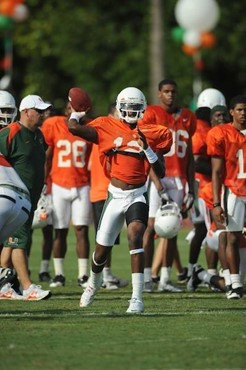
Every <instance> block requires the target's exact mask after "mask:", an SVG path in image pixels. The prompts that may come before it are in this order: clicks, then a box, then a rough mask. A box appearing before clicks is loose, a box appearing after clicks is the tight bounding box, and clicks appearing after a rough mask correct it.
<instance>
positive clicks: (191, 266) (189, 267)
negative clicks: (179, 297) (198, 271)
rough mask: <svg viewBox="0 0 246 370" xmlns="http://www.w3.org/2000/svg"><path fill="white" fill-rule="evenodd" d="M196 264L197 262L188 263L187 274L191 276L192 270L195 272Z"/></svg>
mask: <svg viewBox="0 0 246 370" xmlns="http://www.w3.org/2000/svg"><path fill="white" fill-rule="evenodd" d="M195 266H196V263H194V264H193V263H188V272H187V276H191V275H192V272H193V268H194V267H195Z"/></svg>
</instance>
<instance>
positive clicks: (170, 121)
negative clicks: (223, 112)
mask: <svg viewBox="0 0 246 370" xmlns="http://www.w3.org/2000/svg"><path fill="white" fill-rule="evenodd" d="M146 120H152V121H153V122H156V123H157V124H159V125H163V126H166V127H168V128H169V130H170V131H171V133H172V137H173V144H172V147H171V150H170V151H169V152H168V153H167V154H165V167H166V176H168V177H181V178H183V179H186V178H187V174H186V170H187V166H188V152H187V146H188V141H189V140H190V138H191V137H192V136H193V134H194V132H195V129H196V117H195V115H194V113H193V112H191V111H190V110H189V109H186V108H182V109H181V111H180V113H179V114H176V115H174V114H171V113H168V112H167V111H165V109H163V108H162V107H161V106H159V105H149V106H148V107H147V109H146V111H145V113H144V118H143V122H145V121H146Z"/></svg>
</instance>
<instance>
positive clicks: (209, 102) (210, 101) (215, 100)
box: [197, 88, 226, 109]
mask: <svg viewBox="0 0 246 370" xmlns="http://www.w3.org/2000/svg"><path fill="white" fill-rule="evenodd" d="M216 105H223V106H225V107H226V101H225V97H224V95H223V94H222V92H220V91H219V90H217V89H212V88H211V89H205V90H203V91H202V92H201V93H200V95H199V96H198V99H197V108H202V107H207V108H210V109H212V108H213V107H215V106H216Z"/></svg>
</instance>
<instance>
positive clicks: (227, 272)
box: [223, 269, 231, 286]
mask: <svg viewBox="0 0 246 370" xmlns="http://www.w3.org/2000/svg"><path fill="white" fill-rule="evenodd" d="M223 278H224V280H225V285H226V286H229V285H231V274H230V270H229V269H225V270H223Z"/></svg>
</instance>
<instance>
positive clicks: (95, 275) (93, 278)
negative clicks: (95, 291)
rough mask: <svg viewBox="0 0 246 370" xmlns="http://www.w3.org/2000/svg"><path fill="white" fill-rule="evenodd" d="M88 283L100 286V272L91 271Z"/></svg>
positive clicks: (94, 286)
mask: <svg viewBox="0 0 246 370" xmlns="http://www.w3.org/2000/svg"><path fill="white" fill-rule="evenodd" d="M89 284H90V286H92V287H93V288H100V286H101V285H102V272H93V271H91V273H90V280H89Z"/></svg>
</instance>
